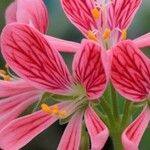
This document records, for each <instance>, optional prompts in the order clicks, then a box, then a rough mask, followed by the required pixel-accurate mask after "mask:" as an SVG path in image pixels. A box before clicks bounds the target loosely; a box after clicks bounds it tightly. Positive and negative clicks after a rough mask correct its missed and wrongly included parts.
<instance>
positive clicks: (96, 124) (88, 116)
mask: <svg viewBox="0 0 150 150" xmlns="http://www.w3.org/2000/svg"><path fill="white" fill-rule="evenodd" d="M84 118H85V123H86V126H87V129H88V132H89V135H90V138H91V149H92V150H101V149H102V148H103V146H104V145H105V143H106V141H107V139H108V137H109V132H108V129H107V127H106V126H105V124H104V123H103V122H102V121H101V119H100V118H99V117H98V116H97V114H96V113H95V112H94V110H93V109H92V108H91V107H89V108H88V109H86V111H85V115H84Z"/></svg>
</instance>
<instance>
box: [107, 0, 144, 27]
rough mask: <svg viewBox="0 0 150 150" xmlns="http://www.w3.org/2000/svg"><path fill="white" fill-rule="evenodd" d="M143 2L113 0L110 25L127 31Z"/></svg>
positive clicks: (109, 16) (109, 11)
mask: <svg viewBox="0 0 150 150" xmlns="http://www.w3.org/2000/svg"><path fill="white" fill-rule="evenodd" d="M141 2H142V0H112V2H111V4H110V8H109V9H108V24H109V26H110V27H111V28H114V27H118V28H120V29H127V28H128V27H129V25H130V24H131V22H132V20H133V18H134V16H135V14H136V12H137V11H138V9H139V7H140V5H141Z"/></svg>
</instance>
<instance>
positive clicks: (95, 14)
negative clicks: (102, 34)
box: [91, 7, 101, 20]
mask: <svg viewBox="0 0 150 150" xmlns="http://www.w3.org/2000/svg"><path fill="white" fill-rule="evenodd" d="M91 13H92V16H93V17H94V19H95V20H97V19H99V18H100V15H101V14H100V10H99V9H98V8H96V7H95V8H93V9H92V11H91Z"/></svg>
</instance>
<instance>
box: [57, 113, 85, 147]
mask: <svg viewBox="0 0 150 150" xmlns="http://www.w3.org/2000/svg"><path fill="white" fill-rule="evenodd" d="M82 119H83V113H76V114H75V115H74V116H73V117H72V119H71V120H70V121H69V124H68V125H67V127H66V129H65V132H64V133H63V136H62V138H61V141H60V143H59V146H58V148H57V150H79V146H80V139H81V128H82Z"/></svg>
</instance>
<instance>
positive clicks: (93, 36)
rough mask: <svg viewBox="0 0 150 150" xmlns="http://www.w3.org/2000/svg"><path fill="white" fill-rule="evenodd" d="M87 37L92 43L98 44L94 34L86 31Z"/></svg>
mask: <svg viewBox="0 0 150 150" xmlns="http://www.w3.org/2000/svg"><path fill="white" fill-rule="evenodd" d="M87 37H88V39H89V40H93V41H96V42H98V38H97V37H96V36H95V34H94V33H93V32H92V31H91V30H90V31H88V33H87Z"/></svg>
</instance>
